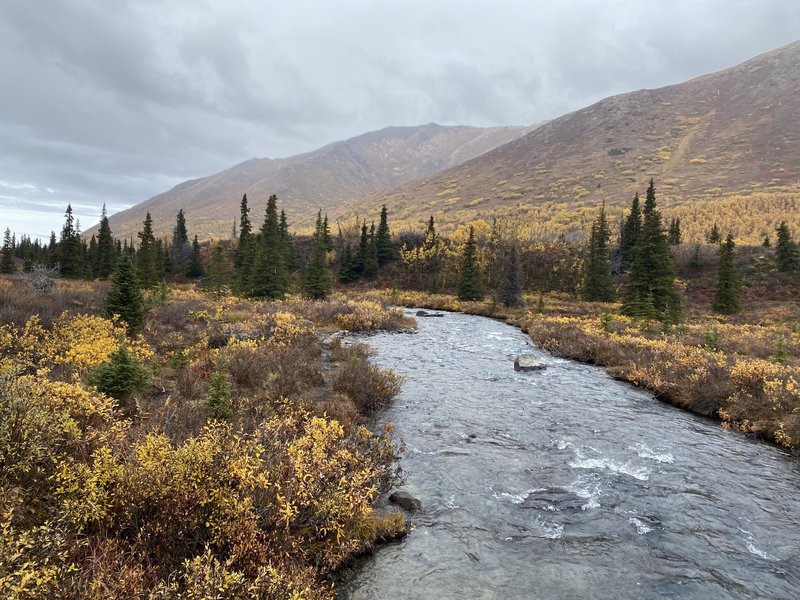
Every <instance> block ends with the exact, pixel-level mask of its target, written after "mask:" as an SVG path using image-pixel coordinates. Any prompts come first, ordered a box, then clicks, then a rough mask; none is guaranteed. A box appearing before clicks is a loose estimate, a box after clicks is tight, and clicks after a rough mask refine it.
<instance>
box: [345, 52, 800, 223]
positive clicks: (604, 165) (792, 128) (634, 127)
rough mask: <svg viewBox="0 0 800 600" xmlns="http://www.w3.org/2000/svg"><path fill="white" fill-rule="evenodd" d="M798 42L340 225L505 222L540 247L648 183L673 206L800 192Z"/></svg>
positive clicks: (580, 115) (455, 173)
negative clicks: (379, 218)
mask: <svg viewBox="0 0 800 600" xmlns="http://www.w3.org/2000/svg"><path fill="white" fill-rule="evenodd" d="M798 115H800V42H795V43H793V44H790V45H788V46H785V47H783V48H780V49H778V50H775V51H772V52H768V53H766V54H762V55H760V56H758V57H756V58H754V59H752V60H749V61H747V62H745V63H743V64H741V65H739V66H736V67H733V68H730V69H727V70H724V71H720V72H718V73H714V74H711V75H705V76H702V77H698V78H696V79H693V80H691V81H688V82H685V83H682V84H678V85H672V86H668V87H664V88H661V89H656V90H640V91H637V92H632V93H627V94H622V95H619V96H614V97H611V98H607V99H605V100H602V101H600V102H598V103H596V104H594V105H592V106H589V107H587V108H584V109H582V110H578V111H575V112H573V113H570V114H567V115H564V116H563V117H560V118H558V119H555V120H553V121H550V122H549V123H546V124H544V125H542V126H541V127H538V128H536V129H534V130H533V131H531V132H529V133H527V134H526V135H524V136H522V137H520V138H518V139H516V140H514V141H512V142H510V143H508V144H505V145H504V146H501V147H499V148H496V149H495V150H492V151H490V152H487V153H486V154H483V155H481V156H479V157H477V158H474V159H472V160H470V161H467V162H465V163H462V164H460V165H458V166H455V167H453V168H451V169H448V170H446V171H442V172H440V173H437V174H436V175H434V176H432V177H429V178H426V179H423V180H420V181H415V182H412V183H410V184H407V185H403V186H401V187H399V188H398V189H396V190H394V191H393V192H391V193H389V194H371V195H369V196H368V197H366V198H363V199H360V200H359V201H358V202H356V203H353V204H351V205H349V206H345V207H344V208H343V209H342V210H341V211H340V213H339V216H340V217H342V218H346V217H348V216H354V215H357V214H365V213H367V214H371V213H374V212H375V211H376V209H377V208H378V207H379V206H380V205H381V204H383V203H386V204H387V205H388V208H389V210H390V214H392V216H393V219H394V221H395V222H401V223H403V222H404V223H407V224H408V225H412V226H415V227H416V226H420V227H421V226H423V224H424V223H425V222H426V220H427V218H428V216H429V215H430V214H433V215H435V216H436V219H437V221H439V222H440V223H442V224H448V223H450V224H455V223H458V222H463V221H465V220H469V219H472V218H476V217H484V218H485V217H487V216H498V215H507V216H512V217H515V218H517V219H528V220H530V219H536V220H538V224H537V226H536V227H537V228H538V230H537V232H538V233H539V234H544V235H547V234H548V233H550V234H558V233H563V232H564V231H565V230H569V229H570V228H572V229H579V228H583V227H584V226H585V223H586V221H587V219H588V218H590V216H589V215H588V214H587V212H588V211H590V210H591V209H592V208H594V207H597V206H598V205H599V204H600V202H601V201H606V202H607V203H609V204H611V205H615V204H616V205H628V204H629V203H630V199H631V198H632V197H633V194H634V192H636V191H639V192H644V189H645V187H646V186H647V182H648V180H649V179H650V178H651V177H653V178H655V180H656V185H657V189H658V197H659V202H660V203H661V205H662V206H671V205H676V204H681V203H685V202H687V201H694V200H698V199H703V200H708V199H715V198H723V197H727V196H730V195H733V194H743V195H749V194H754V193H756V192H774V193H786V192H793V193H796V192H798V191H800V119H798Z"/></svg>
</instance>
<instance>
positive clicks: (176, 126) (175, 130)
mask: <svg viewBox="0 0 800 600" xmlns="http://www.w3.org/2000/svg"><path fill="white" fill-rule="evenodd" d="M798 35H800V2H798V1H797V0H705V1H704V0H671V1H669V2H667V1H661V0H562V1H554V0H547V1H539V0H486V1H483V0H481V1H478V0H419V1H417V0H382V1H380V0H336V1H333V2H332V1H325V0H318V1H306V0H291V1H288V2H280V3H279V2H275V1H264V0H242V1H224V0H219V1H212V0H185V1H180V0H173V1H167V0H127V1H125V0H0V85H1V86H2V87H0V215H2V217H1V218H0V227H2V228H5V227H6V226H10V227H11V228H12V230H14V231H16V232H17V233H29V234H33V235H43V236H47V235H49V232H50V230H51V229H55V230H59V229H60V227H61V225H62V224H63V212H64V208H65V207H66V205H67V203H68V202H71V203H72V206H73V208H74V209H75V211H76V214H77V215H78V216H79V218H80V219H81V224H82V226H83V228H84V229H85V228H87V227H88V226H89V225H91V224H93V223H94V222H96V221H97V219H98V217H99V213H100V207H101V206H102V204H103V203H104V202H105V203H107V205H108V208H109V212H115V211H117V210H121V209H123V208H126V207H128V206H130V205H132V204H135V203H137V202H140V201H143V200H146V199H147V198H149V197H151V196H153V195H155V194H157V193H159V192H162V191H164V190H166V189H168V188H170V187H172V186H173V185H175V184H176V183H179V182H180V181H183V180H186V179H191V178H196V177H202V176H204V175H209V174H212V173H215V172H217V171H220V170H222V169H225V168H227V167H229V166H232V165H234V164H236V163H238V162H241V161H243V160H246V159H248V158H252V157H255V156H257V157H282V156H289V155H292V154H296V153H298V152H304V151H308V150H313V149H315V148H317V147H320V146H322V145H324V144H327V143H329V142H332V141H335V140H339V139H344V138H348V137H352V136H354V135H358V134H360V133H364V132H366V131H370V130H374V129H380V128H382V127H386V126H388V125H417V124H421V123H427V122H432V121H433V122H437V123H440V124H445V125H455V124H466V125H481V126H488V125H529V124H532V123H536V122H539V121H542V120H544V119H551V118H554V117H557V116H559V115H561V114H564V113H566V112H569V111H572V110H575V109H578V108H581V107H583V106H586V105H588V104H591V103H592V102H595V101H597V100H600V99H602V98H604V97H606V96H609V95H612V94H617V93H621V92H627V91H632V90H636V89H641V88H653V87H660V86H663V85H668V84H671V83H678V82H680V81H683V80H686V79H689V78H691V77H694V76H697V75H701V74H704V73H707V72H711V71H716V70H719V69H722V68H725V67H729V66H733V65H735V64H737V63H739V62H742V61H744V60H746V59H748V58H750V57H752V56H755V55H756V54H760V53H762V52H765V51H768V50H771V49H774V48H777V47H779V46H782V45H784V44H786V43H789V42H791V41H794V40H795V39H796V38H797V37H798Z"/></svg>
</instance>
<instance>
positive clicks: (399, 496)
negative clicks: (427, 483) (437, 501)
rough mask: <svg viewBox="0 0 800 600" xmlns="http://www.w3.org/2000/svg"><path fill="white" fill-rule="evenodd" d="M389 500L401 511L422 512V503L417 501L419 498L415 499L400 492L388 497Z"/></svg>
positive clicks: (406, 493)
mask: <svg viewBox="0 0 800 600" xmlns="http://www.w3.org/2000/svg"><path fill="white" fill-rule="evenodd" d="M389 500H390V501H392V502H394V503H395V504H397V505H398V506H399V507H400V508H402V509H403V510H407V511H409V512H416V511H418V510H422V502H420V501H419V498H415V497H414V496H412V495H411V494H409V493H408V492H404V491H402V490H398V491H396V492H394V493H392V495H391V496H389Z"/></svg>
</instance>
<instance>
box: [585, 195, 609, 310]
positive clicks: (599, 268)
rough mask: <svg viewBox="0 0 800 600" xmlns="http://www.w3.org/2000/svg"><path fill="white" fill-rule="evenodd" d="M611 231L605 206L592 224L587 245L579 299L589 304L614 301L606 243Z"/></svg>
mask: <svg viewBox="0 0 800 600" xmlns="http://www.w3.org/2000/svg"><path fill="white" fill-rule="evenodd" d="M610 238H611V230H610V229H609V227H608V221H607V220H606V207H605V204H603V206H602V207H601V208H600V214H599V215H598V217H597V219H596V220H595V222H594V223H593V224H592V230H591V233H590V235H589V245H588V248H587V252H586V262H585V264H584V275H583V285H582V286H581V297H582V298H583V299H584V300H588V301H590V302H611V301H612V300H613V299H614V282H613V280H612V277H611V259H610V256H609V254H608V241H609V239H610Z"/></svg>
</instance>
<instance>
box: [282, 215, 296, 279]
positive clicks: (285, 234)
mask: <svg viewBox="0 0 800 600" xmlns="http://www.w3.org/2000/svg"><path fill="white" fill-rule="evenodd" d="M278 232H279V234H280V238H281V243H282V244H283V250H284V255H285V257H286V268H287V269H288V271H289V272H290V273H291V271H292V270H293V269H294V259H295V256H294V243H293V242H292V235H291V234H290V233H289V223H288V222H287V221H286V213H285V212H284V211H283V210H281V216H280V218H279V219H278Z"/></svg>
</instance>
